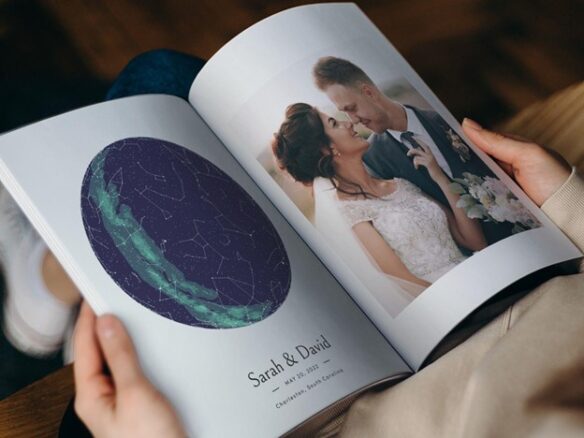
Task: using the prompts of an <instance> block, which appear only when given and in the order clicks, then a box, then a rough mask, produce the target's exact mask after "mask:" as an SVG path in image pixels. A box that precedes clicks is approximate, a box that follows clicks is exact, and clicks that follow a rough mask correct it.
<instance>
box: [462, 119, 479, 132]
mask: <svg viewBox="0 0 584 438" xmlns="http://www.w3.org/2000/svg"><path fill="white" fill-rule="evenodd" d="M462 125H463V126H466V127H467V128H470V129H474V130H475V131H480V130H481V129H483V127H482V126H481V125H479V124H478V123H477V122H475V121H474V120H472V119H469V118H467V117H465V118H464V120H463V121H462Z"/></svg>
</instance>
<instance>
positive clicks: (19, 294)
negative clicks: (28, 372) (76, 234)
mask: <svg viewBox="0 0 584 438" xmlns="http://www.w3.org/2000/svg"><path fill="white" fill-rule="evenodd" d="M29 240H30V241H26V242H23V243H22V245H21V246H20V248H19V250H18V251H17V252H18V253H17V254H11V255H10V257H11V262H10V266H9V267H8V269H7V270H9V272H6V273H5V274H6V275H5V277H6V283H7V284H6V289H7V291H6V294H7V297H6V301H5V303H4V333H5V334H6V337H7V338H8V340H9V341H10V342H11V343H12V344H13V345H14V346H15V347H16V348H18V349H19V350H21V351H22V352H24V353H27V354H30V355H34V356H47V355H50V354H52V353H55V352H56V351H57V350H59V348H60V347H61V345H62V343H63V338H64V336H65V332H66V330H67V326H68V325H69V323H70V320H71V317H72V314H73V313H74V312H73V310H74V309H73V307H72V306H70V305H68V304H66V303H63V302H62V301H59V300H58V299H57V298H55V296H54V295H53V294H52V293H51V292H50V291H49V290H48V289H47V286H46V285H45V283H44V281H43V277H42V266H43V261H44V257H45V255H46V253H47V251H48V249H47V247H46V245H45V243H44V242H43V241H42V240H41V239H38V238H37V239H33V238H31V239H29Z"/></svg>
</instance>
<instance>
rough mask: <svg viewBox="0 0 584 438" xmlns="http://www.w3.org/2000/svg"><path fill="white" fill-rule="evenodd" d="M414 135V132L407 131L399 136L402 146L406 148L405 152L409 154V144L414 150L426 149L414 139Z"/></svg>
mask: <svg viewBox="0 0 584 438" xmlns="http://www.w3.org/2000/svg"><path fill="white" fill-rule="evenodd" d="M414 135H415V134H414V133H413V132H412V131H405V132H402V133H401V134H400V136H399V138H400V140H401V142H402V144H403V145H404V146H405V152H406V153H407V152H408V150H409V149H410V148H409V147H408V144H409V145H410V146H411V147H412V148H420V149H424V148H423V147H422V145H421V144H420V143H419V142H418V140H416V139H415V138H414ZM406 142H407V143H406Z"/></svg>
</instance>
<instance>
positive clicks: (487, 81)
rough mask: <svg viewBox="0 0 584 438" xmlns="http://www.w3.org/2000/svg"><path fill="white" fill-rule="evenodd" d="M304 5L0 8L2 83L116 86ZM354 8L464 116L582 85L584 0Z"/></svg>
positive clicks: (506, 111)
mask: <svg viewBox="0 0 584 438" xmlns="http://www.w3.org/2000/svg"><path fill="white" fill-rule="evenodd" d="M301 3H304V2H298V1H287V0H276V1H265V0H198V1H189V0H99V1H98V0H93V1H92V0H67V1H59V0H0V58H1V59H2V61H0V63H1V64H0V65H1V66H2V68H3V73H4V74H6V72H7V71H12V70H17V71H23V70H24V71H27V69H28V71H31V70H35V71H38V72H39V73H42V74H50V75H61V76H63V77H67V76H75V77H80V75H81V76H83V75H91V76H92V77H94V78H96V79H98V80H103V81H111V80H112V79H113V78H114V77H115V76H116V74H117V73H118V72H119V71H120V69H121V68H122V67H123V66H124V65H125V64H126V63H127V62H128V60H129V59H131V58H132V57H133V56H135V55H136V54H138V53H140V52H142V51H145V50H148V49H152V48H160V47H166V48H173V49H177V50H182V51H185V52H188V53H192V54H197V55H199V56H201V57H206V58H208V57H210V56H211V55H212V54H213V53H214V52H215V51H216V50H217V49H219V48H220V47H221V46H222V45H223V44H224V43H226V42H227V41H228V40H229V39H230V38H232V37H233V36H235V35H236V34H238V33H239V32H241V31H242V30H244V29H245V28H246V27H248V26H250V25H251V24H253V23H254V22H256V21H258V20H260V19H262V18H264V17H267V16H269V15H271V14H273V13H275V12H277V11H280V10H282V9H285V8H288V7H291V6H294V5H298V4H301ZM357 3H358V4H359V6H360V7H361V8H362V9H363V10H364V11H365V12H366V13H367V14H368V15H369V17H370V18H371V19H372V20H373V21H374V22H375V24H376V25H377V26H378V27H379V28H380V29H381V30H382V31H383V32H384V33H385V34H386V35H387V37H388V38H389V39H390V40H391V41H392V42H393V43H394V45H395V46H396V47H397V48H398V49H399V50H400V51H401V52H402V53H403V55H404V56H405V57H406V59H408V61H409V62H410V63H411V64H412V65H413V67H414V68H415V69H416V70H417V71H418V72H419V73H420V74H421V76H422V77H423V78H424V79H425V80H426V82H427V83H428V84H429V85H430V87H431V88H433V89H434V91H435V92H436V93H437V94H438V96H439V97H440V98H441V99H442V100H443V101H444V102H445V103H446V105H447V106H448V107H449V108H450V109H451V110H452V111H453V112H454V114H455V115H456V116H458V117H462V116H464V115H471V116H474V117H476V118H477V119H479V120H481V121H483V122H485V123H494V122H498V121H500V120H502V119H504V118H506V117H508V116H509V115H510V114H513V113H515V112H516V111H517V110H518V109H521V108H523V107H525V106H526V105H528V104H530V103H532V102H534V101H536V100H538V99H540V98H542V97H545V96H548V95H549V94H551V93H553V92H554V91H556V90H559V89H562V88H564V87H566V86H567V85H569V84H571V83H574V82H577V81H579V80H582V79H583V78H584V57H583V56H582V55H583V51H582V48H583V47H584V31H583V27H582V26H581V23H582V22H583V19H584V9H583V8H584V2H582V1H581V0H554V1H553V2H550V1H547V0H513V1H507V0H390V1H379V0H362V1H357ZM3 41H12V42H13V44H12V46H10V47H7V46H6V45H4V44H2V42H3Z"/></svg>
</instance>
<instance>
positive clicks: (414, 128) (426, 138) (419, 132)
mask: <svg viewBox="0 0 584 438" xmlns="http://www.w3.org/2000/svg"><path fill="white" fill-rule="evenodd" d="M402 108H403V109H404V110H405V112H406V119H407V128H406V131H410V132H413V133H414V136H415V137H416V140H419V141H421V142H423V143H424V144H425V145H427V146H428V147H429V148H430V150H431V151H432V155H434V158H436V162H437V163H438V165H439V166H440V167H441V168H442V170H443V171H444V172H445V173H446V175H448V176H449V177H450V178H452V170H450V166H449V165H448V162H447V161H446V159H445V158H444V155H442V152H440V149H438V146H436V143H434V140H432V137H431V136H430V134H428V131H426V129H425V128H424V126H423V125H422V122H420V119H418V116H416V113H415V112H414V111H412V110H411V109H410V108H407V107H405V106H404V107H402ZM386 131H387V133H389V135H391V136H392V137H393V138H395V139H396V140H397V141H399V142H400V143H402V140H401V134H402V133H401V132H400V131H394V130H392V129H387V130H386ZM403 143H404V144H405V145H406V147H407V148H408V149H411V148H412V145H410V144H409V143H408V142H403Z"/></svg>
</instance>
